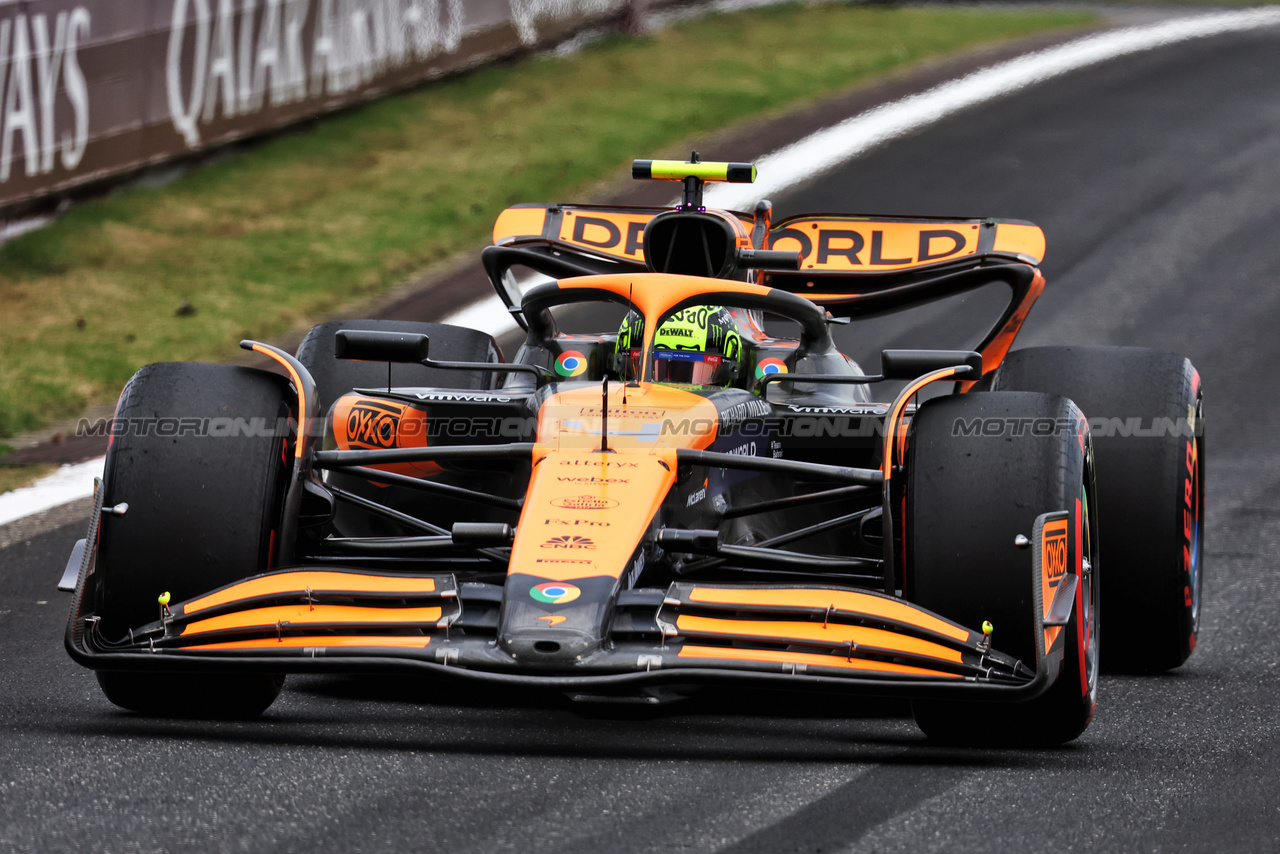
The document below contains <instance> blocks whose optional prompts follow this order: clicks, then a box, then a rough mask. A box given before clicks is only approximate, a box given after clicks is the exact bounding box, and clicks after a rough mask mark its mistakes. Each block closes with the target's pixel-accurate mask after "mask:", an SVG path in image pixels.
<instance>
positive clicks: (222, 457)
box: [93, 362, 290, 717]
mask: <svg viewBox="0 0 1280 854" xmlns="http://www.w3.org/2000/svg"><path fill="white" fill-rule="evenodd" d="M285 401H286V389H285V385H284V381H283V380H282V379H281V378H279V377H277V376H275V375H272V374H269V373H266V372H264V371H257V370H252V369H250V368H240V367H233V366H229V365H211V364H197V363H185V362H170V363H162V364H154V365H147V366H146V367H144V368H143V369H142V370H140V371H138V373H137V374H135V375H134V376H133V378H132V379H131V380H130V381H129V383H128V384H127V385H126V386H125V388H124V391H123V392H122V393H121V395H120V402H119V404H118V406H117V409H116V424H117V425H118V426H120V425H124V426H126V427H127V429H124V430H121V431H120V433H119V435H115V436H114V437H113V439H112V442H111V446H110V448H109V449H108V451H107V459H106V464H105V473H104V478H103V489H104V490H105V492H104V496H103V504H104V506H114V505H118V504H122V503H124V504H128V505H129V508H128V511H127V512H126V513H125V515H123V516H104V518H103V520H102V525H101V529H100V531H101V536H100V541H99V544H98V556H97V564H96V570H95V572H94V575H93V578H94V581H95V585H96V586H95V591H94V593H95V603H96V607H95V612H96V613H97V614H98V616H99V617H100V618H101V620H100V623H99V627H98V630H99V633H100V634H101V636H102V637H103V638H105V639H106V640H107V641H108V642H120V641H127V640H128V638H129V637H130V633H131V631H132V630H134V629H137V628H139V627H140V626H143V625H145V624H147V623H151V622H155V621H156V620H157V619H158V618H159V604H158V603H157V601H156V600H157V597H158V596H159V595H160V594H161V593H165V592H168V593H169V594H170V597H171V599H172V601H174V602H182V601H184V600H187V599H191V598H193V597H195V596H197V595H199V594H201V593H204V592H206V591H209V590H214V589H216V588H218V587H222V586H224V585H226V584H231V583H233V582H236V581H239V580H241V579H243V578H248V577H249V576H252V575H255V574H257V573H260V572H264V571H266V570H267V569H269V568H270V565H271V558H272V550H273V547H274V545H275V542H274V541H275V531H276V530H277V527H278V524H279V515H280V509H281V501H282V498H283V490H284V484H285V473H286V461H287V459H288V454H287V450H288V447H289V444H290V442H289V437H287V436H282V435H280V432H281V431H280V430H279V429H278V428H279V426H280V425H281V424H282V423H287V421H285V420H284V419H287V417H288V415H289V409H288V406H287V404H286V402H285ZM98 681H99V683H100V684H101V685H102V689H103V692H104V693H105V694H106V695H107V699H109V700H111V702H113V703H115V704H116V705H118V706H122V707H124V708H126V709H130V710H133V711H138V712H145V713H148V714H175V715H190V714H193V713H204V714H208V715H209V716H212V717H225V716H227V715H228V714H232V715H240V714H257V713H259V712H261V711H262V710H264V709H265V708H266V707H267V706H269V705H270V704H271V701H272V700H274V699H275V697H276V695H277V694H279V692H280V685H281V684H282V683H283V677H275V676H258V675H252V674H247V675H241V674H229V675H225V676H221V675H220V676H217V677H212V678H206V677H204V676H203V675H202V676H195V675H192V674H151V673H145V674H144V673H129V672H117V671H100V672H99V673H98Z"/></svg>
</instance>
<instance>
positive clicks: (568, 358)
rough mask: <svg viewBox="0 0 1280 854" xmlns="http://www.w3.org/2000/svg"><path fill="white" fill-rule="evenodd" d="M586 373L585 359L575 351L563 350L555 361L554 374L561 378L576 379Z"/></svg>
mask: <svg viewBox="0 0 1280 854" xmlns="http://www.w3.org/2000/svg"><path fill="white" fill-rule="evenodd" d="M586 372H587V357H586V356H584V355H582V354H581V353H579V352H578V351H577V350H565V351H564V352H563V353H561V354H560V356H559V357H558V358H557V359H556V373H557V374H559V375H560V376H562V377H576V376H578V375H580V374H585V373H586Z"/></svg>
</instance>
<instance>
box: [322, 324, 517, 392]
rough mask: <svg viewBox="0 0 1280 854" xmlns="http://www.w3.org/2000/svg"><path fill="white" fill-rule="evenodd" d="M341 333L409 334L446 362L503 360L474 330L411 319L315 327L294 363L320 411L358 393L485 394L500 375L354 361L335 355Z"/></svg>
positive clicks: (486, 337) (494, 346)
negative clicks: (428, 390)
mask: <svg viewBox="0 0 1280 854" xmlns="http://www.w3.org/2000/svg"><path fill="white" fill-rule="evenodd" d="M343 329H356V330H361V331H366V330H371V331H379V332H409V333H414V334H417V335H426V336H427V337H428V338H430V339H431V356H432V358H433V359H441V360H445V361H450V362H487V363H496V362H501V361H502V351H501V350H499V349H498V343H497V342H496V341H494V340H493V337H492V336H491V335H488V334H486V333H484V332H480V331H479V330H476V329H467V328H466V327H462V326H451V325H449V324H447V323H420V322H416V321H409V320H334V321H330V322H329V323H322V324H320V325H319V326H314V327H312V328H311V331H310V332H308V333H307V337H305V338H303V339H302V344H301V345H299V347H298V361H300V362H302V364H303V365H305V366H306V368H307V370H308V371H310V372H311V378H312V379H314V380H315V383H316V391H317V393H318V395H319V397H320V408H321V411H324V410H326V409H328V408H329V407H330V406H332V405H333V402H334V401H335V400H337V399H338V398H339V397H342V395H344V394H346V393H347V392H349V391H351V390H352V389H356V388H386V387H387V383H388V380H389V381H390V383H391V387H393V388H420V387H438V388H465V389H487V388H492V387H493V384H494V383H495V382H496V381H498V379H499V378H500V377H501V376H502V375H501V374H495V373H490V372H487V371H455V370H441V369H438V368H427V367H424V366H422V365H404V364H396V365H391V366H390V374H389V375H388V366H387V364H386V363H385V362H354V361H349V360H345V359H337V358H335V357H334V355H333V342H334V336H335V335H337V334H338V332H339V331H340V330H343Z"/></svg>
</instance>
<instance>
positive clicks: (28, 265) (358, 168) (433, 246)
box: [0, 5, 1092, 436]
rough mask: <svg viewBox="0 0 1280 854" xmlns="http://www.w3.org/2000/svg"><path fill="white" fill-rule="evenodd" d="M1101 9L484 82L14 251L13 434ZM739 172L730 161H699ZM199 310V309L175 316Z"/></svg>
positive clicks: (745, 25) (621, 60) (336, 128)
mask: <svg viewBox="0 0 1280 854" xmlns="http://www.w3.org/2000/svg"><path fill="white" fill-rule="evenodd" d="M1091 20H1092V18H1091V16H1090V15H1089V14H1087V13H1083V12H1081V13H1066V12H1061V11H1043V12H1042V11H1026V10H1025V9H1024V10H1019V11H993V10H990V9H987V10H975V9H964V10H946V9H936V8H935V9H884V8H867V7H864V6H846V5H825V6H800V5H792V6H783V7H774V8H769V9H762V10H756V11H752V12H746V13H738V14H734V15H722V16H714V17H711V18H706V19H702V20H700V21H696V22H692V23H688V24H685V25H682V26H679V27H675V28H672V29H670V30H667V31H664V32H662V33H661V34H659V35H656V36H652V37H647V38H643V39H638V40H623V39H620V38H619V39H612V40H607V41H605V42H603V43H600V44H597V45H595V46H593V47H591V48H589V49H588V50H586V51H584V52H582V53H580V54H578V55H576V56H573V57H570V58H567V59H550V58H539V57H533V58H528V59H525V60H523V61H521V62H519V63H516V64H512V65H509V66H505V67H498V68H488V69H485V70H481V71H477V72H475V73H472V74H469V75H467V76H465V77H461V78H458V79H455V80H451V81H448V82H444V83H441V84H437V85H432V86H429V87H426V88H424V89H421V90H419V91H417V92H414V93H410V94H407V95H403V96H400V97H396V98H392V99H388V100H385V101H382V102H379V103H375V104H372V105H369V106H366V107H363V108H361V109H359V110H355V111H352V112H349V113H346V114H343V115H340V116H337V117H334V118H330V119H327V120H324V121H320V122H316V123H314V124H312V125H311V126H309V127H308V128H307V129H305V130H303V131H298V132H294V133H290V134H287V135H284V136H280V137H277V138H275V139H273V140H271V141H269V142H267V143H265V144H263V145H261V146H258V147H257V148H255V149H254V150H253V151H251V152H249V153H246V154H242V155H239V156H236V157H233V158H228V159H226V160H224V161H222V162H219V163H217V164H214V165H210V166H207V167H205V168H201V169H197V170H194V171H193V172H191V173H190V174H188V175H187V176H185V177H184V178H183V179H181V180H179V181H177V182H175V183H173V184H171V185H169V186H167V187H163V188H143V187H138V188H134V189H132V190H130V191H128V192H125V193H121V194H118V195H115V196H113V197H111V198H106V199H102V200H98V201H94V202H91V203H86V204H83V205H80V206H78V207H76V208H74V209H73V210H71V211H70V212H69V213H67V214H66V215H65V216H63V217H62V218H61V219H60V220H58V221H57V222H56V223H54V224H53V225H51V226H49V227H47V228H45V229H42V230H40V231H36V232H32V233H30V234H27V235H25V236H23V237H21V238H18V239H16V240H14V241H12V242H10V243H8V244H6V245H5V246H3V247H0V313H2V314H0V316H3V317H4V333H5V334H4V335H3V336H0V436H7V435H12V434H13V433H15V432H19V431H23V430H29V429H32V428H35V427H37V426H39V425H41V424H44V423H48V422H49V421H50V420H53V419H57V418H60V417H67V416H71V415H74V414H76V413H78V412H79V411H80V410H81V409H82V407H84V406H85V405H87V404H91V403H104V402H108V403H109V402H110V401H111V400H114V398H115V395H116V394H117V393H118V391H119V389H120V387H121V385H122V384H123V383H124V381H125V380H126V379H128V377H129V376H130V375H131V374H132V373H133V371H134V370H136V369H137V368H138V367H139V366H141V365H143V364H145V363H147V362H152V361H164V360H189V359H198V360H214V361H218V360H227V359H234V358H236V357H237V356H238V354H239V352H240V351H239V350H238V349H237V348H236V342H237V341H238V340H239V339H241V338H244V337H255V338H264V339H271V338H272V337H273V336H277V335H280V334H281V333H283V332H284V331H286V330H287V329H289V328H290V327H292V326H295V325H297V324H299V323H301V322H305V321H311V320H321V319H324V318H325V317H327V316H329V315H332V314H333V313H335V312H338V311H340V310H341V309H343V308H344V307H346V306H352V305H356V304H359V303H360V302H361V301H367V300H368V299H370V298H371V297H373V296H375V295H377V294H379V293H380V292H382V291H384V290H386V289H387V288H388V287H390V286H392V285H394V284H397V283H399V282H402V281H404V280H405V279H406V278H408V277H409V276H411V275H412V274H414V273H416V272H420V271H422V270H423V269H425V268H427V267H428V266H429V265H431V264H432V263H434V262H438V261H440V260H442V259H445V258H447V257H449V256H451V255H453V254H455V253H457V252H459V251H462V250H470V249H478V247H480V246H482V245H483V244H484V243H485V242H486V241H487V237H488V234H489V231H490V229H491V227H492V223H493V220H494V217H495V216H496V215H497V214H498V212H499V211H501V210H502V209H503V208H504V207H506V206H507V205H510V204H512V203H515V202H521V201H557V200H558V201H570V200H574V199H575V197H578V196H580V195H581V194H583V193H586V192H588V191H589V190H590V188H591V187H592V186H593V185H594V184H595V183H596V182H598V181H600V180H601V179H604V178H608V177H611V176H615V175H617V174H619V173H620V171H621V170H622V169H623V168H624V167H625V165H626V164H627V163H629V162H630V160H631V158H633V157H648V156H661V155H664V154H666V155H671V154H675V153H678V152H680V151H682V150H683V146H684V144H685V143H686V141H688V140H691V139H695V138H698V137H700V136H704V135H706V134H708V133H710V132H713V131H717V130H720V129H723V128H726V127H728V126H732V125H733V124H734V123H737V122H741V121H743V120H746V119H749V118H752V117H755V116H758V115H761V114H769V113H775V112H780V111H782V110H784V109H786V108H788V107H790V106H793V105H796V104H798V103H803V102H806V101H810V100H813V99H816V98H818V97H821V96H823V95H827V94H831V93H835V92H839V91H842V90H846V89H849V88H850V87H852V86H854V85H856V84H858V83H859V82H860V81H864V80H867V79H868V78H871V77H874V76H876V75H879V74H882V73H884V72H887V71H890V70H893V69H897V68H901V67H903V66H907V65H910V64H912V63H914V62H917V61H919V60H922V59H925V58H928V57H935V56H939V55H944V54H947V53H952V52H955V51H957V50H960V49H963V48H967V47H971V46H975V45H979V44H984V43H990V42H996V41H1000V40H1004V39H1008V38H1013V37H1018V36H1024V35H1028V34H1031V33H1036V32H1040V31H1044V30H1048V29H1052V28H1057V27H1064V26H1071V25H1081V24H1085V23H1087V22H1089V21H1091ZM703 154H704V156H706V157H708V158H709V159H711V158H714V159H733V158H734V152H732V151H705V152H703ZM187 302H189V303H190V304H191V305H192V306H193V307H194V308H195V313H194V314H193V315H188V316H176V315H175V312H176V310H177V309H178V308H179V306H181V305H183V304H184V303H187Z"/></svg>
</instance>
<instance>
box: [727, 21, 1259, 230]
mask: <svg viewBox="0 0 1280 854" xmlns="http://www.w3.org/2000/svg"><path fill="white" fill-rule="evenodd" d="M1275 24H1280V9H1275V8H1272V9H1248V10H1244V11H1239V12H1223V13H1216V14H1206V15H1197V16H1195V17H1189V18H1177V19H1175V20H1172V21H1165V22H1163V23H1158V24H1149V25H1145V26H1140V27H1129V28H1126V29H1122V30H1115V31H1113V32H1106V33H1100V34H1098V35H1094V36H1086V37H1084V38H1081V39H1077V40H1075V41H1071V42H1067V43H1066V44H1063V45H1059V46H1057V47H1051V48H1046V49H1045V50H1041V51H1037V52H1035V53H1029V54H1026V55H1025V56H1020V57H1018V58H1016V59H1011V60H1009V61H1007V62H1002V63H1000V64H999V65H993V66H991V67H990V68H984V69H981V70H979V71H975V72H973V73H972V74H968V75H965V76H964V77H961V78H958V79H956V80H951V81H948V82H946V83H942V84H940V85H938V86H935V87H934V88H932V89H929V90H928V91H925V92H921V93H919V94H917V95H911V96H908V97H906V98H903V99H902V100H899V101H893V102H891V103H888V104H883V105H881V106H879V107H875V108H873V109H870V110H867V111H866V112H865V113H861V114H859V115H857V116H854V117H853V118H850V119H846V120H845V121H843V122H840V123H839V124H836V125H833V126H832V127H829V128H825V129H824V130H820V131H817V132H816V133H813V134H811V135H810V136H807V137H805V138H804V139H802V140H800V141H799V142H795V143H792V144H791V145H788V146H786V147H785V148H781V149H779V150H777V151H775V152H773V153H772V154H767V155H765V156H764V157H762V158H760V159H759V160H757V161H756V167H757V169H758V170H759V173H760V178H759V180H757V181H756V182H755V183H754V184H717V185H715V186H713V187H712V188H710V189H709V190H708V191H707V193H706V195H705V197H704V198H705V199H706V202H707V204H708V205H714V206H716V207H720V208H728V209H737V208H741V209H743V210H750V209H751V207H752V206H753V205H755V203H756V201H757V200H758V199H762V198H768V197H769V196H770V195H772V194H775V193H780V192H782V191H783V190H786V189H788V188H789V187H792V186H794V185H796V184H798V183H800V182H802V181H806V180H808V179H811V178H813V177H814V176H816V175H818V174H820V173H822V172H825V171H826V170H828V169H831V168H832V167H834V166H837V165H839V164H841V163H843V162H845V161H846V160H850V159H852V158H854V157H857V156H858V155H859V154H862V153H863V152H865V151H867V150H868V149H870V148H873V147H875V146H877V145H879V144H881V143H883V142H886V141H888V140H891V139H894V138H896V137H899V136H902V135H904V134H907V133H910V132H911V131H913V130H916V129H918V128H921V127H924V126H925V125H928V124H931V123H933V122H936V121H938V120H939V119H942V118H944V117H946V116H949V115H951V114H953V113H957V112H959V111H960V110H963V109H966V108H968V107H972V106H974V105H976V104H981V103H983V102H985V101H990V100H992V99H994V98H999V97H1002V96H1004V95H1009V94H1012V93H1014V92H1017V91H1019V90H1021V89H1025V88H1027V87H1028V86H1033V85H1035V84H1037V83H1043V82H1044V81H1046V80H1050V79H1052V78H1054V77H1060V76H1061V75H1063V74H1067V73H1068V72H1071V71H1076V70H1078V69H1081V68H1085V67H1087V66H1090V65H1095V64H1097V63H1100V62H1106V61H1107V60H1110V59H1115V58H1117V57H1121V56H1126V55H1128V54H1133V53H1139V52H1141V51H1145V50H1151V49H1153V48H1158V47H1164V46H1166V45H1171V44H1176V43H1178V42H1184V41H1190V40H1191V39H1198V38H1204V37H1206V36H1215V35H1220V34H1223V33H1230V32H1239V31H1242V30H1252V29H1257V28H1259V27H1265V26H1271V25H1275Z"/></svg>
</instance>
